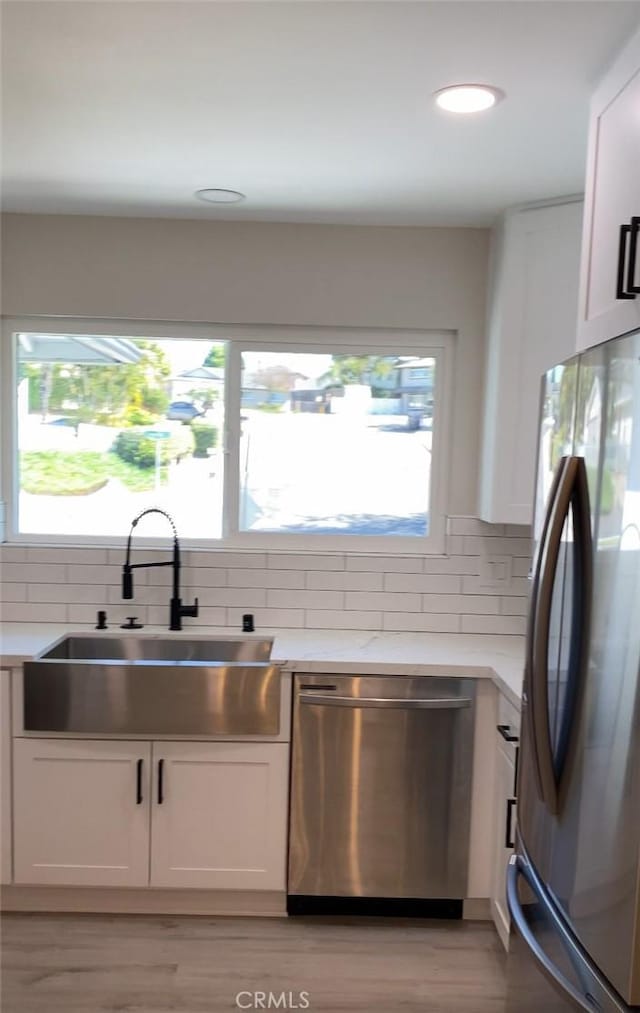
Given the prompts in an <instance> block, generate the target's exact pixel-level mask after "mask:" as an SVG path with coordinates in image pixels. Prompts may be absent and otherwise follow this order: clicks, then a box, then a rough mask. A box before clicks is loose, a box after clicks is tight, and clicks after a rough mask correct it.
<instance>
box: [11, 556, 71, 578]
mask: <svg viewBox="0 0 640 1013" xmlns="http://www.w3.org/2000/svg"><path fill="white" fill-rule="evenodd" d="M60 558H61V559H63V558H64V556H63V554H62V553H61V554H60ZM65 579H66V567H65V566H64V563H62V562H61V563H5V564H4V565H3V567H2V580H3V581H5V580H7V581H11V580H17V581H20V582H22V581H26V582H27V583H30V584H32V583H33V584H53V583H57V582H58V581H60V583H62V582H64V580H65Z"/></svg>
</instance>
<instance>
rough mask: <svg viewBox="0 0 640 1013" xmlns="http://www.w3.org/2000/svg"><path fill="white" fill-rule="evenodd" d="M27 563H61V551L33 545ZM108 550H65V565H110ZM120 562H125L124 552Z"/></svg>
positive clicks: (28, 552)
mask: <svg viewBox="0 0 640 1013" xmlns="http://www.w3.org/2000/svg"><path fill="white" fill-rule="evenodd" d="M26 551H27V562H29V563H59V562H60V554H61V550H60V549H52V548H49V547H48V546H46V545H32V546H29V547H28V548H27V550H26ZM108 553H109V550H108V549H73V548H67V549H64V561H65V563H84V564H85V565H95V564H104V563H108V562H109V559H108ZM120 557H121V558H120V560H119V562H120V563H121V564H122V562H123V561H124V551H122V552H121V553H120Z"/></svg>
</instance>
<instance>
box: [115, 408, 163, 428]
mask: <svg viewBox="0 0 640 1013" xmlns="http://www.w3.org/2000/svg"><path fill="white" fill-rule="evenodd" d="M155 420H156V416H155V415H153V414H152V413H151V412H149V411H147V410H146V409H145V408H140V407H139V406H137V405H130V406H129V407H128V408H127V409H126V411H125V413H124V415H123V422H124V424H125V425H126V426H149V425H151V423H152V422H155Z"/></svg>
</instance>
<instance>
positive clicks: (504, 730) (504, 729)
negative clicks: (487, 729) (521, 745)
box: [496, 725, 520, 742]
mask: <svg viewBox="0 0 640 1013" xmlns="http://www.w3.org/2000/svg"><path fill="white" fill-rule="evenodd" d="M496 728H497V730H498V731H499V732H500V734H501V736H502V738H503V739H504V741H505V742H519V741H520V739H519V738H518V736H517V735H512V734H511V725H496Z"/></svg>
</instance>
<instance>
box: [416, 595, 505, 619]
mask: <svg viewBox="0 0 640 1013" xmlns="http://www.w3.org/2000/svg"><path fill="white" fill-rule="evenodd" d="M422 611H423V612H449V613H451V614H452V615H454V614H455V615H461V614H462V613H464V612H473V613H479V614H483V613H486V614H487V615H491V614H494V613H495V614H497V613H498V612H499V611H500V599H499V598H498V597H497V596H494V595H472V594H467V595H463V594H423V595H422Z"/></svg>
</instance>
